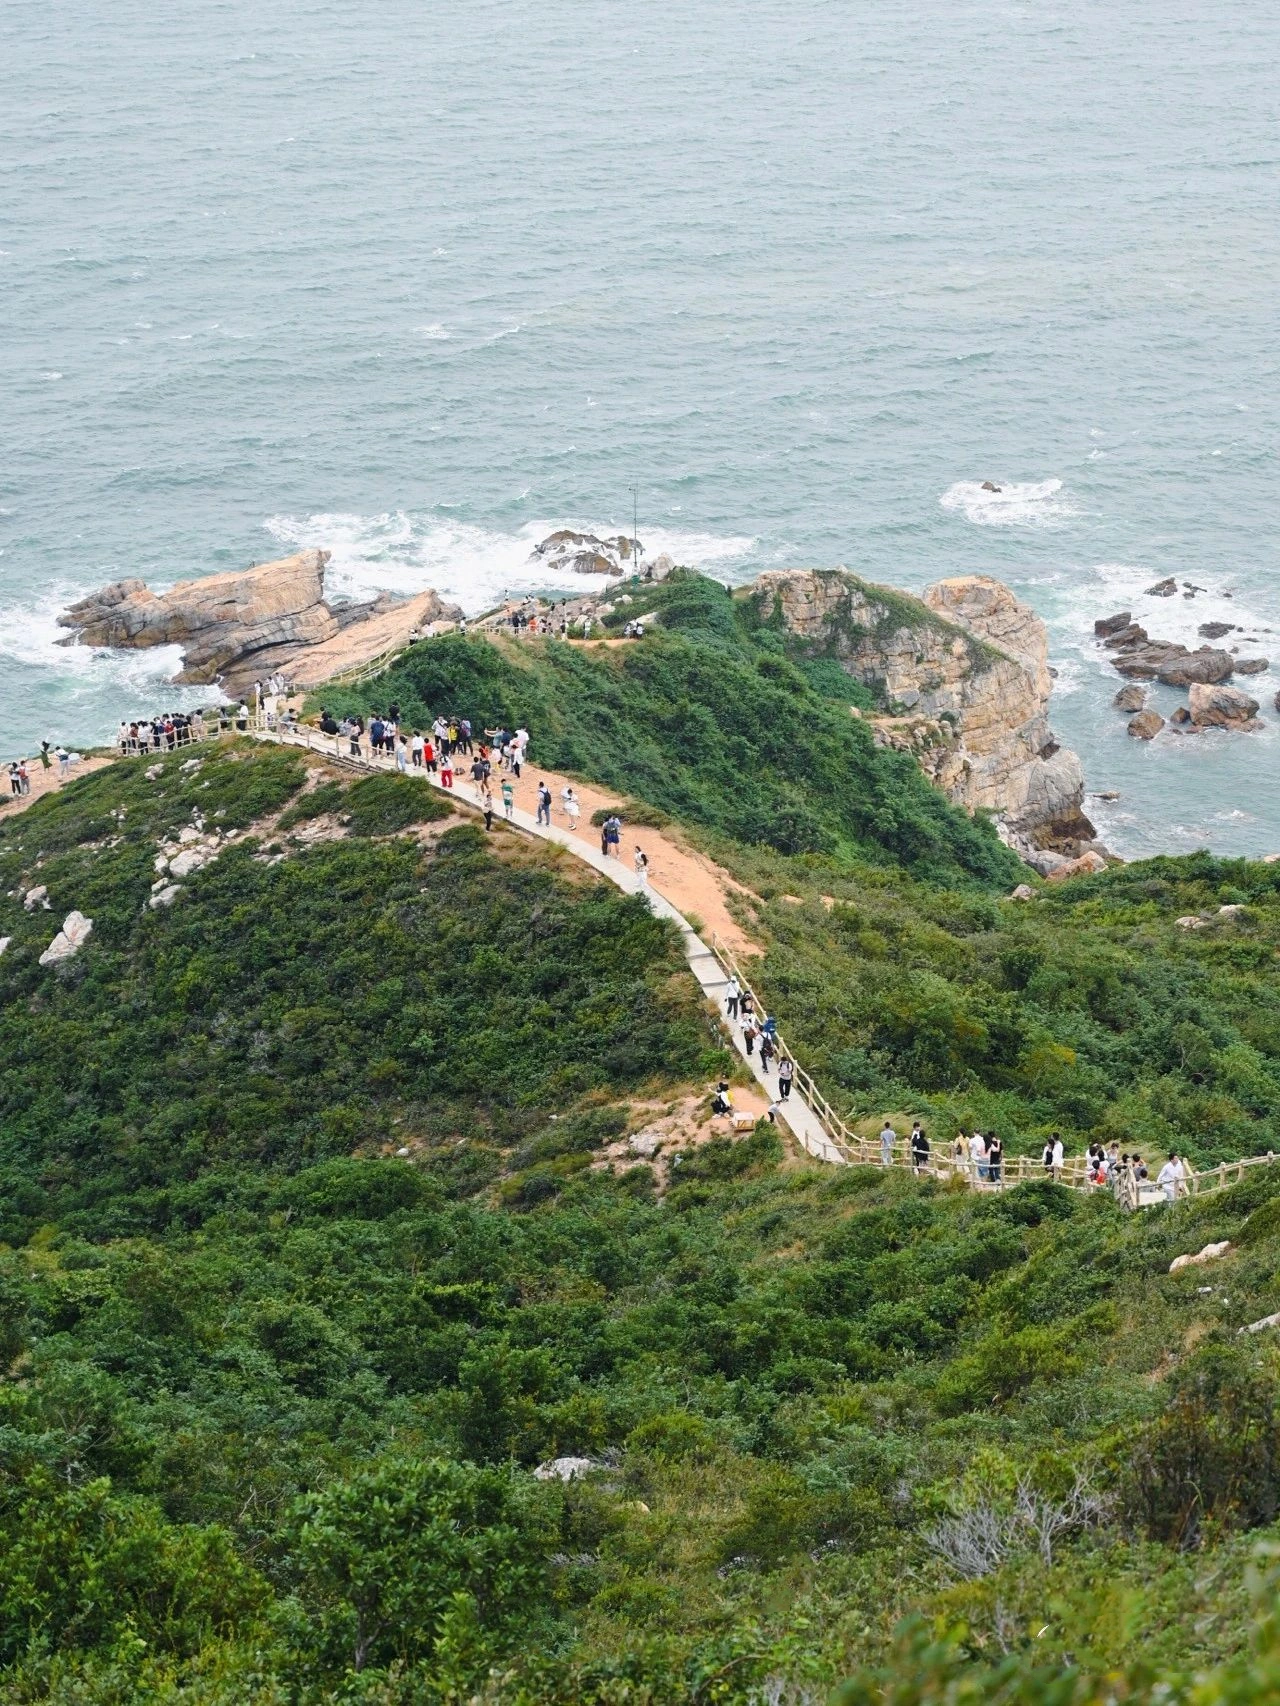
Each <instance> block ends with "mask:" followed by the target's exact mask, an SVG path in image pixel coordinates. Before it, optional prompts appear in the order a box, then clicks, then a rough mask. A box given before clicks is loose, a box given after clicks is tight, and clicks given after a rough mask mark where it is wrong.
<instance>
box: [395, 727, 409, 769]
mask: <svg viewBox="0 0 1280 1706" xmlns="http://www.w3.org/2000/svg"><path fill="white" fill-rule="evenodd" d="M396 769H397V770H398V771H399V772H400V774H401V775H402V776H405V775H407V774H408V771H409V748H408V747H407V746H406V745H405V744H404V736H403V735H397V736H396Z"/></svg>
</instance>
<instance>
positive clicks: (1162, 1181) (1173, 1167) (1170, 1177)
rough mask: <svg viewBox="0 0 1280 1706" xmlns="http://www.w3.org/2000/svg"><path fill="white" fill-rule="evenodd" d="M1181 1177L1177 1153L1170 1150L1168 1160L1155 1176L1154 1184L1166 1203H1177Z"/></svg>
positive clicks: (1174, 1150) (1180, 1188) (1181, 1170)
mask: <svg viewBox="0 0 1280 1706" xmlns="http://www.w3.org/2000/svg"><path fill="white" fill-rule="evenodd" d="M1183 1177H1184V1173H1183V1167H1182V1162H1181V1161H1180V1160H1179V1159H1178V1152H1177V1150H1176V1149H1171V1150H1170V1151H1169V1159H1168V1160H1167V1161H1166V1162H1165V1164H1164V1166H1163V1167H1162V1168H1161V1169H1160V1171H1159V1172H1158V1173H1157V1174H1156V1184H1157V1185H1159V1187H1160V1189H1161V1190H1162V1191H1163V1192H1164V1200H1165V1201H1166V1202H1177V1200H1178V1196H1179V1194H1180V1192H1181V1190H1182V1181H1183Z"/></svg>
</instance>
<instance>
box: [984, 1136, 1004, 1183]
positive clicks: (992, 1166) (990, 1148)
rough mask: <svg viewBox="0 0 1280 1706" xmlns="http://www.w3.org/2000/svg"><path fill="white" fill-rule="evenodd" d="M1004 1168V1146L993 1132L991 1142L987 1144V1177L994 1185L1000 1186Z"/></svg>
mask: <svg viewBox="0 0 1280 1706" xmlns="http://www.w3.org/2000/svg"><path fill="white" fill-rule="evenodd" d="M1003 1166H1004V1144H1003V1143H1001V1141H1000V1139H999V1138H998V1137H997V1136H996V1134H995V1132H992V1133H991V1137H990V1140H989V1141H988V1143H987V1177H988V1179H990V1181H991V1183H992V1184H993V1185H998V1184H999V1183H1000V1178H1001V1169H1002V1168H1003Z"/></svg>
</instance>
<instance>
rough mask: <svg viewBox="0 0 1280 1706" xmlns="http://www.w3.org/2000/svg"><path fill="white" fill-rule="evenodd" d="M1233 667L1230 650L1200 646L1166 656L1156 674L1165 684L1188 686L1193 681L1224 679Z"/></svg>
mask: <svg viewBox="0 0 1280 1706" xmlns="http://www.w3.org/2000/svg"><path fill="white" fill-rule="evenodd" d="M1234 668H1235V659H1234V658H1233V657H1232V656H1231V653H1230V652H1224V651H1221V650H1220V649H1219V648H1218V647H1216V646H1201V647H1200V649H1199V650H1198V651H1194V652H1182V654H1181V655H1180V656H1178V655H1174V656H1170V657H1168V658H1166V660H1165V661H1164V663H1163V664H1162V665H1161V666H1160V669H1159V670H1158V671H1157V675H1158V677H1159V679H1160V680H1161V681H1163V682H1164V683H1165V684H1166V686H1169V687H1190V686H1191V685H1192V684H1193V683H1194V682H1215V681H1225V680H1226V679H1227V677H1228V676H1229V675H1230V674H1231V671H1232V670H1233V669H1234Z"/></svg>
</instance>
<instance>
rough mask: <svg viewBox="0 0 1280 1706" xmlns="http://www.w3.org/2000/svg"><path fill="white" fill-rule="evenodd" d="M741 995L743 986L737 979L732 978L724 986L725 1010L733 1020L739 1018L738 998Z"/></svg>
mask: <svg viewBox="0 0 1280 1706" xmlns="http://www.w3.org/2000/svg"><path fill="white" fill-rule="evenodd" d="M741 994H742V986H741V984H740V983H739V982H738V980H737V978H736V977H731V978H730V979H729V981H728V983H726V984H725V986H724V1008H725V1012H726V1013H727V1014H728V1015H729V1017H730V1018H731V1019H736V1018H737V1017H738V997H739V996H740V995H741Z"/></svg>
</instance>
